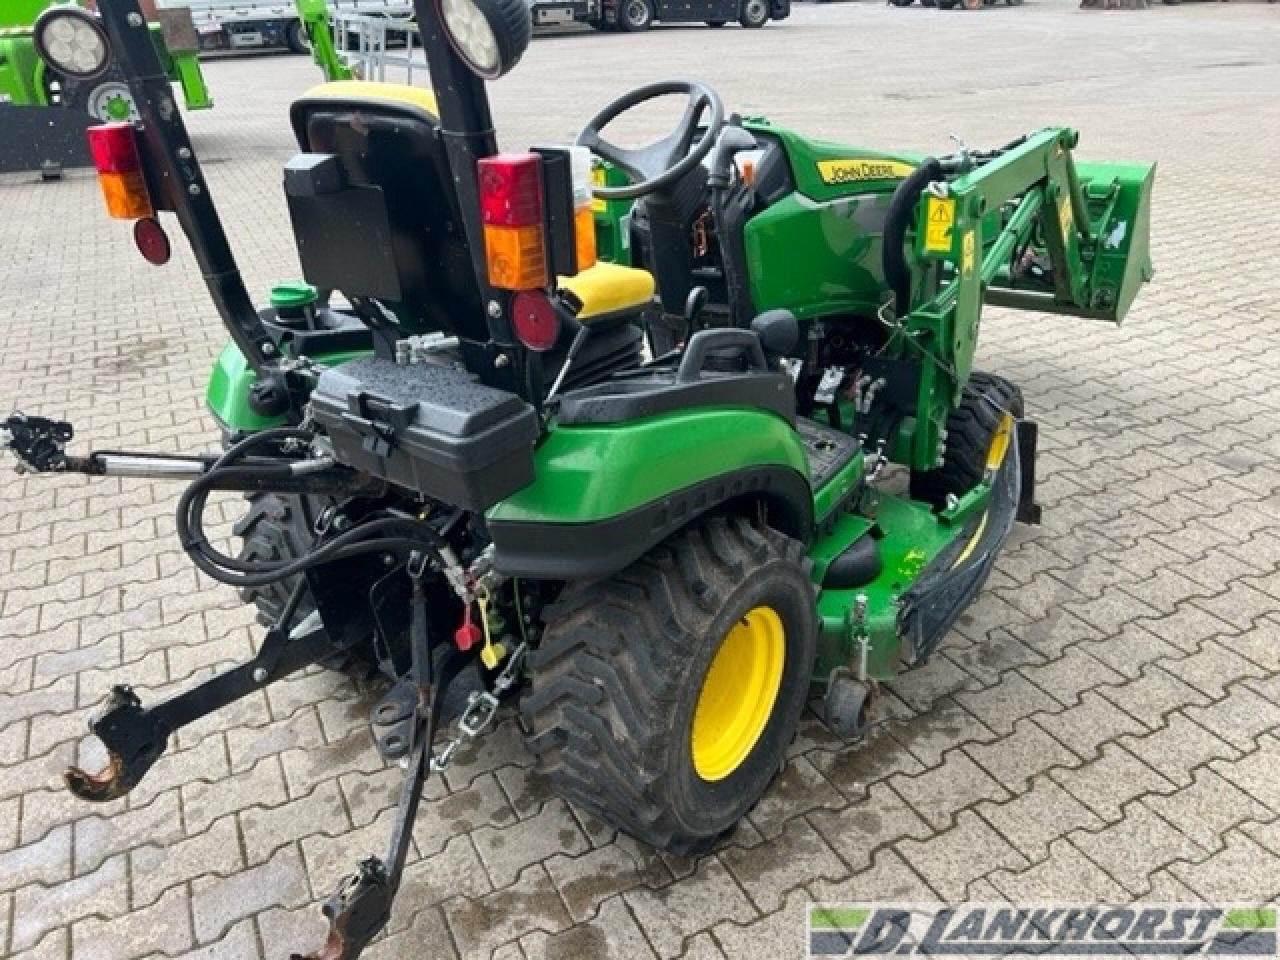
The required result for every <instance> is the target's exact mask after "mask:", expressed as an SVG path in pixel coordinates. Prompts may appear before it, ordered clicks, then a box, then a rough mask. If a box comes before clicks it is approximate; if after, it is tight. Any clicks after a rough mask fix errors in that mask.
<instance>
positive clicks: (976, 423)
mask: <svg viewBox="0 0 1280 960" xmlns="http://www.w3.org/2000/svg"><path fill="white" fill-rule="evenodd" d="M1004 411H1007V412H1009V413H1011V414H1013V416H1014V417H1015V418H1019V417H1021V416H1022V414H1023V402H1022V391H1021V390H1020V389H1019V388H1018V387H1017V386H1016V385H1015V384H1013V383H1011V382H1010V381H1008V380H1006V379H1005V378H1004V377H999V376H996V375H995V374H993V373H980V372H977V371H975V372H974V373H973V375H972V376H970V377H969V383H968V385H967V386H966V388H965V393H964V398H963V399H962V400H961V401H960V406H958V407H956V408H955V409H954V410H952V411H951V414H950V416H948V417H947V449H946V453H945V456H944V459H943V462H942V466H940V467H938V468H937V469H935V470H928V471H914V472H912V474H911V498H912V499H913V500H922V501H924V502H926V503H928V504H929V505H931V506H932V507H934V508H935V509H938V510H941V509H942V508H943V507H945V506H946V503H947V497H948V496H949V495H953V496H957V497H959V496H962V495H964V494H965V493H967V492H968V491H970V490H971V489H973V487H974V486H975V485H976V484H978V483H979V482H980V481H981V480H982V477H983V475H984V474H985V473H986V467H987V452H988V450H990V448H991V440H992V438H993V437H994V436H995V432H996V428H997V427H998V426H999V425H1000V417H1001V415H1002V412H1004Z"/></svg>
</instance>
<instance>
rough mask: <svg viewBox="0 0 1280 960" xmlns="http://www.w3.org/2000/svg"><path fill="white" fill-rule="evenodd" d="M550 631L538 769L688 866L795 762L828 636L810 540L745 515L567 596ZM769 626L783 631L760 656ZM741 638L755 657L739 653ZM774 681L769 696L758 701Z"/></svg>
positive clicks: (538, 709) (536, 717) (542, 660)
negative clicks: (789, 760) (820, 632)
mask: <svg viewBox="0 0 1280 960" xmlns="http://www.w3.org/2000/svg"><path fill="white" fill-rule="evenodd" d="M761 611H765V612H763V613H762V612H761ZM546 624H547V626H546V632H545V634H544V635H543V639H542V643H541V646H540V647H539V649H538V650H536V651H535V652H534V653H533V654H531V655H530V658H529V665H530V673H531V682H530V686H529V690H528V693H527V694H526V696H525V699H524V701H523V703H522V705H521V711H522V714H523V717H524V720H525V722H526V728H527V729H528V730H529V731H530V733H529V736H528V744H529V747H530V749H531V750H532V751H533V753H534V754H535V755H536V756H537V758H538V764H539V767H540V768H541V769H542V770H543V772H545V773H546V775H547V776H548V777H549V778H550V780H551V782H552V783H553V785H554V786H555V787H556V789H557V790H558V791H559V792H560V793H561V794H562V795H563V796H564V797H566V798H567V799H569V800H571V801H572V802H573V803H575V804H577V805H579V806H581V807H582V808H584V809H586V810H589V811H591V812H592V813H594V814H596V815H597V816H599V817H601V818H602V819H604V820H606V821H607V822H609V823H610V824H612V825H614V826H616V827H618V828H619V829H622V830H624V831H626V832H627V833H629V834H631V835H632V836H634V837H636V838H638V839H640V840H642V841H644V842H645V843H647V844H649V845H651V846H654V847H658V848H660V849H663V850H668V851H671V852H673V853H679V854H691V853H696V852H698V851H702V850H705V849H707V848H708V847H710V846H711V845H712V844H714V843H715V841H716V840H717V839H719V838H720V837H721V836H723V835H724V834H725V833H727V832H728V831H729V830H731V829H733V827H734V826H735V825H736V824H737V823H738V821H739V820H741V819H742V817H743V816H745V815H746V814H747V812H748V811H749V810H750V809H751V808H752V807H753V806H754V805H755V804H756V802H757V801H758V800H759V798H760V796H761V794H763V793H764V791H765V790H766V789H767V788H768V786H769V784H770V782H771V781H772V780H773V778H774V776H775V775H777V773H778V772H779V771H780V770H781V769H782V768H783V766H785V763H786V751H787V747H788V746H789V745H790V743H791V741H792V739H793V738H794V736H795V732H796V726H797V724H798V723H799V719H800V712H801V710H802V709H803V707H804V704H805V701H806V699H807V696H808V692H809V684H810V680H811V674H812V670H813V662H814V651H815V643H816V637H817V616H816V609H815V603H814V588H813V584H812V583H811V581H810V579H809V563H808V561H807V559H806V557H805V552H804V547H803V546H802V545H801V544H800V543H797V542H796V541H794V540H791V539H789V538H787V537H785V536H783V535H782V534H781V533H778V532H777V531H774V530H771V529H769V528H767V527H762V526H756V525H753V524H752V523H750V522H748V521H747V520H746V519H744V518H741V517H729V518H725V517H720V518H714V519H710V520H706V521H703V522H702V523H699V524H697V525H695V526H694V527H692V528H690V529H688V530H686V531H684V532H682V533H679V534H677V535H676V536H674V537H672V538H671V539H669V540H668V541H666V542H665V543H663V544H662V545H660V546H658V547H656V548H654V549H653V550H651V551H650V552H649V553H648V554H647V555H646V556H644V557H643V558H641V559H640V560H638V561H637V562H636V563H634V564H633V565H632V566H631V567H629V568H628V569H627V570H625V571H623V572H622V573H620V574H617V575H615V576H613V577H610V578H608V579H606V580H597V581H589V582H584V583H575V584H570V585H569V586H568V587H567V588H566V589H565V591H564V593H563V594H561V596H560V598H559V599H558V600H557V602H556V604H555V605H554V606H553V607H552V608H551V609H550V610H549V611H548V612H547V615H546ZM760 624H774V626H773V627H771V628H767V629H766V631H765V635H766V636H767V637H771V639H769V640H768V641H767V649H769V650H773V651H774V653H773V654H771V655H766V656H765V657H764V658H763V659H760V658H759V657H758V656H757V650H758V649H760V648H753V647H752V646H751V644H754V643H755V642H756V640H755V635H754V632H753V631H754V629H755V626H758V625H760ZM778 625H780V626H778ZM770 629H771V630H772V631H773V632H772V633H769V632H768V631H769V630H770ZM779 629H780V630H781V640H779V639H778V637H779V634H778V633H777V631H778V630H779ZM740 630H744V631H745V634H740V633H739V631H740ZM744 635H745V636H747V637H749V638H751V639H748V640H747V641H746V642H747V647H746V648H742V647H741V646H740V644H739V643H738V642H737V641H735V642H734V643H731V642H730V641H731V640H733V639H734V638H735V637H737V638H738V640H741V639H742V637H743V636H744ZM723 651H728V656H729V660H728V661H723V660H722V659H721V657H720V654H721V653H722V652H723ZM713 664H714V665H715V666H716V668H717V672H716V673H714V674H713V671H712V667H713ZM762 664H767V666H762ZM761 671H763V674H762V673H761ZM762 675H765V676H768V677H771V678H772V680H771V681H770V683H769V684H766V687H767V688H768V689H769V690H774V691H776V693H774V694H773V696H772V698H771V699H770V697H768V696H765V695H758V691H759V689H760V687H759V685H758V683H757V680H758V678H759V677H760V676H762ZM712 676H715V677H716V678H717V679H716V680H714V681H713V680H709V679H708V678H710V677H712ZM725 677H730V678H731V682H730V683H728V684H726V683H724V678H725ZM774 684H776V686H775V685H774ZM708 692H710V697H708V696H707V694H708ZM716 694H723V696H719V697H717V696H716ZM735 698H738V699H735ZM703 710H705V711H706V715H705V716H703ZM726 717H727V718H728V722H725V723H724V724H719V723H717V721H718V720H721V719H723V718H726ZM744 717H745V718H746V719H744ZM743 730H746V731H747V733H746V734H744V735H742V736H741V737H739V733H740V732H741V731H743ZM697 736H700V737H702V739H701V740H700V741H698V742H697V743H696V744H695V737H697ZM722 741H724V742H722ZM726 742H727V744H728V745H727V747H726ZM721 747H726V749H725V750H723V751H721V750H720V748H721ZM726 758H728V759H726Z"/></svg>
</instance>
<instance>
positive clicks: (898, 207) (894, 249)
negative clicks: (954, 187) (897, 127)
mask: <svg viewBox="0 0 1280 960" xmlns="http://www.w3.org/2000/svg"><path fill="white" fill-rule="evenodd" d="M943 176H944V174H943V170H942V164H941V163H940V162H939V161H938V160H937V158H935V157H928V158H926V159H925V160H924V161H923V162H922V163H921V164H920V166H918V167H916V168H915V170H913V171H912V172H911V174H910V175H909V176H908V177H907V178H906V179H904V180H903V181H902V182H901V183H900V184H898V189H897V190H895V191H894V192H893V198H892V199H891V200H890V201H889V212H888V213H887V214H886V215H885V221H884V249H883V252H882V255H881V260H882V263H883V266H884V278H885V282H886V283H888V285H889V289H891V290H892V291H893V295H894V309H895V311H896V312H897V315H898V316H899V317H905V316H906V315H907V313H909V312H910V310H911V267H910V265H909V264H908V263H907V255H906V251H905V249H904V247H905V245H906V242H907V229H908V228H909V227H910V226H911V218H912V216H913V215H914V214H915V212H916V206H917V202H918V201H919V199H920V194H921V192H922V191H923V190H924V189H925V187H927V186H928V185H929V184H930V183H933V182H934V181H935V180H941V179H943Z"/></svg>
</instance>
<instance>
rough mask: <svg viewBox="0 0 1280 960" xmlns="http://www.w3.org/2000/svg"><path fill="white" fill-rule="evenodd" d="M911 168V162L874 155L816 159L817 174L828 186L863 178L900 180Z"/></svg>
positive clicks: (853, 181)
mask: <svg viewBox="0 0 1280 960" xmlns="http://www.w3.org/2000/svg"><path fill="white" fill-rule="evenodd" d="M913 170H915V166H914V165H913V164H910V163H903V162H902V161H900V160H881V159H878V158H874V157H862V158H860V159H852V160H819V161H818V176H820V177H821V178H822V182H823V183H825V184H826V185H827V186H829V187H834V186H839V185H840V184H842V183H862V182H863V181H864V180H901V179H903V178H904V177H908V176H910V175H911V172H912V171H913Z"/></svg>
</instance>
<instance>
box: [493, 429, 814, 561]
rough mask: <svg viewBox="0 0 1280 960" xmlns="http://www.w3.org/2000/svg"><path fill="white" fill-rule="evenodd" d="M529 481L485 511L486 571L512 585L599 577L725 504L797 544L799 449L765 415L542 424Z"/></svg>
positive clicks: (809, 523)
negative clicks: (747, 511) (760, 512)
mask: <svg viewBox="0 0 1280 960" xmlns="http://www.w3.org/2000/svg"><path fill="white" fill-rule="evenodd" d="M534 471H535V472H534V477H535V479H534V482H533V483H532V484H531V485H530V486H528V487H525V488H524V489H523V490H521V491H520V492H518V493H516V494H514V495H513V496H511V497H508V498H507V499H506V500H503V501H502V502H501V503H499V504H497V505H496V506H494V507H492V508H491V509H490V510H489V511H488V513H487V514H486V520H487V522H488V527H489V534H490V536H491V537H492V538H493V543H494V547H495V549H496V554H495V564H496V566H497V568H498V569H499V570H501V571H502V572H503V573H507V574H509V575H512V576H522V577H538V578H545V579H566V580H567V579H576V578H580V577H599V576H607V575H608V574H611V573H615V572H617V571H618V570H621V569H623V568H624V567H626V566H627V565H628V564H630V563H632V562H633V561H634V560H636V559H638V558H639V557H640V556H641V555H643V554H644V553H645V552H646V551H648V550H649V549H650V548H651V547H652V546H654V545H655V544H657V543H658V542H660V541H661V540H664V539H665V538H666V537H668V536H670V535H671V534H672V533H674V532H676V531H677V530H679V529H681V528H682V527H684V526H687V525H688V524H689V523H690V522H691V521H693V520H694V519H696V518H697V517H699V516H701V515H702V514H704V513H706V512H708V511H709V510H712V509H714V508H716V507H719V506H722V505H723V504H725V503H730V502H741V503H743V504H744V505H745V504H747V503H763V504H764V506H765V509H766V510H767V511H768V513H769V518H770V522H771V523H772V524H773V525H774V526H777V527H778V528H779V529H781V530H783V532H785V533H787V534H789V535H791V536H793V537H796V538H797V539H799V540H802V541H806V542H807V541H808V540H809V539H810V537H811V535H812V527H813V498H812V493H811V491H810V488H809V480H808V476H809V467H808V460H807V458H806V456H805V451H804V443H803V441H802V440H801V439H800V437H799V435H798V434H797V433H796V432H795V430H794V428H793V427H792V425H791V424H790V423H788V422H787V421H786V420H785V419H784V418H782V417H779V416H777V415H776V414H773V413H770V412H767V411H763V410H754V409H743V408H724V407H708V408H700V409H695V410H682V411H678V412H675V413H669V414H663V415H660V416H654V417H648V418H645V419H642V420H634V421H628V422H626V423H618V424H608V425H600V426H571V427H560V426H553V427H552V428H551V429H550V430H549V431H548V433H547V435H546V437H545V438H544V440H543V441H542V443H541V445H540V446H539V447H538V449H537V451H536V453H535V458H534Z"/></svg>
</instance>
